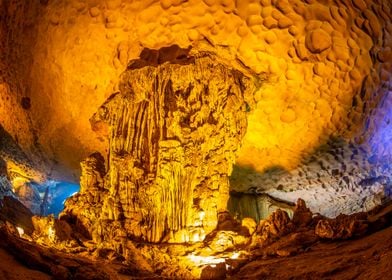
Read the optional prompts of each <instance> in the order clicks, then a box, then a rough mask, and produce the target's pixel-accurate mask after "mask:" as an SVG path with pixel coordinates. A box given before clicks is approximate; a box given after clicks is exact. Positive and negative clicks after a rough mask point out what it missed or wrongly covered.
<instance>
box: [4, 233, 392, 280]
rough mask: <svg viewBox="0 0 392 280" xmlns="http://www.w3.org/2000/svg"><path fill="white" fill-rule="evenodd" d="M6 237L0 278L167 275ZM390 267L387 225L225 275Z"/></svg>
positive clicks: (345, 274) (379, 273)
mask: <svg viewBox="0 0 392 280" xmlns="http://www.w3.org/2000/svg"><path fill="white" fill-rule="evenodd" d="M11 238H12V240H5V239H7V238H5V239H4V238H2V241H1V242H0V245H1V248H0V259H1V261H0V279H62V277H61V275H63V276H65V275H64V274H62V272H61V269H62V268H66V269H67V270H69V271H70V272H72V275H69V274H68V275H69V276H70V277H71V278H64V279H168V278H161V277H160V276H159V275H153V274H150V275H146V274H138V272H136V271H134V273H132V269H134V268H126V267H125V266H124V265H121V264H119V263H110V262H101V261H100V262H94V261H91V260H87V259H85V258H82V257H80V256H77V255H72V254H64V253H61V252H57V251H56V250H53V249H49V248H43V247H40V246H37V245H35V244H33V243H30V242H27V241H24V240H19V239H18V238H16V237H11ZM21 254H22V255H21ZM59 270H60V271H59ZM64 270H65V269H64ZM124 272H128V273H125V274H124ZM129 272H131V273H129ZM391 273H392V227H388V228H386V229H383V230H380V231H378V232H375V233H373V234H371V235H368V236H365V237H363V238H359V239H355V240H346V241H334V242H318V243H316V244H314V245H312V246H311V247H308V248H307V249H306V250H305V252H303V253H298V254H297V255H295V256H290V257H267V258H266V257H262V256H260V257H256V258H254V259H253V260H251V261H249V262H248V263H246V264H245V265H243V266H242V267H241V268H239V269H238V270H237V271H236V272H235V274H234V275H232V276H231V277H229V278H230V279H372V280H373V279H390V278H389V276H390V274H391ZM126 274H128V275H126ZM59 276H60V278H59ZM80 277H82V278H80Z"/></svg>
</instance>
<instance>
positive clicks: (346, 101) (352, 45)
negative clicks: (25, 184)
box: [1, 0, 392, 180]
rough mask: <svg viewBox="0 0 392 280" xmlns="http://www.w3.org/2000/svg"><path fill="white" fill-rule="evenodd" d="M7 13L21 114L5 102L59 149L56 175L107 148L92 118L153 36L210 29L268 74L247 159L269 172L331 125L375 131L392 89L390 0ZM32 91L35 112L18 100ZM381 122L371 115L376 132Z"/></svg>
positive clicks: (353, 134)
mask: <svg viewBox="0 0 392 280" xmlns="http://www.w3.org/2000/svg"><path fill="white" fill-rule="evenodd" d="M2 14H3V16H2V19H3V20H2V23H1V24H2V34H3V35H2V36H5V37H6V38H8V39H7V40H5V41H2V50H5V51H2V55H3V56H6V57H7V59H5V60H4V61H8V62H7V66H6V67H5V68H7V70H6V72H7V73H10V74H7V75H6V74H4V73H5V72H4V71H3V72H2V73H3V74H2V77H3V80H5V82H3V83H2V91H1V92H2V95H3V96H5V95H6V96H7V97H8V98H9V101H7V102H5V103H4V105H2V107H1V108H3V109H4V110H6V111H7V112H15V113H14V115H17V116H18V119H17V120H15V121H13V119H12V118H9V117H5V116H6V115H9V114H8V113H4V114H1V117H2V124H3V126H5V127H6V130H7V131H9V132H10V133H11V135H13V136H16V132H15V131H18V135H17V136H18V141H20V142H23V143H24V145H23V146H24V147H28V146H29V145H31V144H32V143H34V141H35V140H36V141H35V142H36V143H39V144H40V146H41V147H42V150H43V151H44V154H45V155H46V157H47V158H51V159H56V162H57V163H54V164H53V168H54V170H57V171H58V172H57V174H55V173H56V172H53V176H55V175H56V176H60V177H66V178H71V179H73V180H77V170H78V163H79V162H80V161H81V159H83V158H84V157H85V156H87V155H88V154H90V153H91V152H93V151H96V150H97V151H100V152H102V153H103V154H105V153H107V148H106V147H107V146H108V145H107V144H108V143H107V142H106V140H105V139H104V138H102V137H101V136H99V135H97V134H95V133H94V132H93V131H92V130H91V129H90V124H89V121H88V120H89V118H90V117H91V116H92V115H93V114H94V112H95V111H96V109H97V108H98V107H99V106H100V105H101V104H102V103H103V102H104V101H105V100H106V99H107V98H108V97H109V96H110V95H111V94H112V92H114V91H116V90H117V89H118V82H119V77H120V74H121V73H122V72H123V71H124V70H125V68H126V65H127V63H128V62H129V61H130V60H131V59H134V58H137V57H138V55H139V53H140V52H141V50H142V49H143V48H145V47H148V48H155V49H157V48H160V47H162V46H168V45H172V44H178V45H180V46H182V47H187V46H189V45H194V46H197V45H198V42H199V41H200V40H207V41H208V42H210V43H211V44H212V45H213V46H214V48H217V46H218V45H222V46H226V47H224V48H221V50H220V51H219V55H220V56H222V57H226V58H227V59H228V60H229V61H232V63H233V64H235V63H241V64H243V65H244V66H246V67H247V68H248V69H251V70H252V71H254V72H256V73H259V74H265V75H266V76H267V77H268V82H267V83H265V84H264V85H263V87H261V88H260V89H259V91H258V92H257V93H256V95H255V97H256V101H257V107H256V109H255V110H254V111H253V112H252V114H251V115H250V116H249V118H248V121H249V126H248V131H247V134H246V135H245V137H244V139H243V145H242V149H241V151H240V154H239V157H238V160H237V164H239V165H240V166H249V167H252V168H253V169H255V170H256V171H260V172H261V171H263V170H265V169H266V168H269V167H271V166H280V167H282V168H285V169H288V170H290V169H292V168H294V167H295V166H297V165H298V164H299V163H300V162H301V158H302V157H303V156H304V155H305V154H308V153H309V152H311V151H313V149H315V148H317V147H318V146H319V145H320V144H322V143H324V142H326V141H327V139H328V138H329V137H330V136H331V135H341V136H343V137H345V138H348V139H353V138H355V139H356V140H357V141H365V140H366V139H367V138H366V137H367V135H363V133H362V132H363V127H364V124H366V120H367V117H366V116H367V115H369V114H374V112H373V110H374V109H375V108H376V107H377V104H378V102H379V101H380V100H381V99H382V98H383V96H384V95H385V94H386V92H388V90H390V84H389V80H390V75H389V73H390V72H391V32H392V24H391V19H390V14H391V7H390V2H389V1H381V0H379V1H370V0H354V1H332V0H328V1H327V0H326V1H314V0H308V1H299V0H298V1H297V0H290V1H287V0H282V1H277V0H274V1H271V0H263V1H228V0H222V1H213V0H205V1H180V0H173V1H168V0H165V1H153V0H151V1H132V2H128V1H121V0H107V1H98V0H89V1H76V0H75V1H56V0H53V1H17V0H8V1H3V2H2ZM22 34H23V36H22ZM2 63H4V62H2ZM9 69H16V70H17V71H16V70H15V71H14V72H12V71H11V72H10V70H9ZM4 77H6V78H4ZM24 96H27V97H29V98H30V100H31V109H30V110H27V112H25V111H26V110H23V109H21V108H20V106H18V105H19V103H20V101H21V98H22V97H24ZM7 97H5V98H7ZM7 104H8V105H7ZM26 113H27V116H26ZM374 115H377V114H374ZM382 115H383V114H381V116H380V117H382ZM29 118H30V119H31V120H32V124H30V123H29V121H28V119H29ZM11 124H12V125H11ZM377 126H378V118H372V119H370V120H369V121H368V123H367V125H366V127H367V128H368V130H367V133H371V131H377ZM27 131H30V132H31V131H34V132H36V133H35V135H36V139H32V138H31V137H32V136H31V134H29V133H27ZM71 155H72V156H71Z"/></svg>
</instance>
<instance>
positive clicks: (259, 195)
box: [228, 137, 392, 221]
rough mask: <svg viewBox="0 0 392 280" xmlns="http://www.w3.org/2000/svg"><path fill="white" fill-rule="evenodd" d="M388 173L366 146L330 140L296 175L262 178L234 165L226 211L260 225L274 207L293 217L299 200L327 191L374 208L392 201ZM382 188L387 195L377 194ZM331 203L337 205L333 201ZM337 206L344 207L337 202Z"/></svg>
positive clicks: (274, 172) (272, 173) (280, 171)
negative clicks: (261, 220) (248, 218)
mask: <svg viewBox="0 0 392 280" xmlns="http://www.w3.org/2000/svg"><path fill="white" fill-rule="evenodd" d="M390 174H391V168H390V165H389V164H388V163H387V162H380V161H378V160H377V155H376V154H374V153H372V152H370V148H369V147H368V146H366V145H356V144H353V143H351V142H347V141H346V140H344V139H342V138H340V137H330V138H329V139H328V140H327V142H326V143H324V144H322V145H320V146H319V147H317V148H316V149H314V150H313V151H312V152H311V153H309V154H307V155H305V156H304V157H303V158H302V160H301V163H300V165H299V166H298V167H297V168H295V169H293V170H286V169H284V168H283V167H281V166H272V167H270V168H268V169H266V170H265V171H264V172H261V173H260V172H257V171H256V170H255V169H253V168H251V167H249V166H239V165H235V166H234V167H233V172H232V174H231V176H230V199H229V201H228V209H229V211H230V212H231V213H232V214H234V215H237V216H239V218H243V217H252V218H254V219H255V220H256V221H257V220H259V219H265V218H266V217H268V215H269V214H270V213H272V212H273V211H274V209H276V208H282V209H284V210H286V211H287V212H288V213H289V214H290V213H291V211H292V209H293V204H292V203H293V202H295V199H293V198H294V197H295V196H296V195H297V196H299V195H304V196H306V197H307V198H308V199H310V197H313V196H314V195H315V194H317V193H318V194H320V193H326V192H329V193H330V194H333V192H336V193H339V196H340V197H343V198H344V197H346V196H349V195H350V193H355V194H356V195H358V198H361V199H362V200H363V201H358V205H360V206H358V207H359V208H360V207H365V208H366V207H367V206H366V205H367V204H366V203H368V204H369V205H371V206H373V205H375V204H382V203H385V202H386V201H387V200H389V199H390V198H391V194H392V177H391V176H390ZM377 188H378V189H377ZM380 188H383V192H382V191H380V193H379V194H378V193H377V191H379V190H380ZM324 191H325V192H324ZM340 192H341V193H340ZM294 193H296V194H295V195H294ZM307 193H308V194H307ZM275 194H279V196H275ZM366 195H369V196H373V195H374V198H371V199H369V200H371V202H369V201H367V198H366V197H365V196H366ZM320 196H321V195H320ZM303 198H305V197H303ZM313 199H319V200H320V202H318V204H320V203H321V201H322V200H323V199H324V198H315V197H314V198H313ZM325 199H326V200H327V198H325ZM328 199H331V198H328ZM347 199H352V200H354V199H356V198H349V197H347ZM332 200H333V198H332ZM328 203H329V204H330V205H333V204H334V203H335V202H334V201H331V200H329V201H328ZM336 203H340V204H343V203H344V202H342V201H341V200H340V198H339V200H337V201H336ZM350 203H353V202H352V201H350ZM316 204H317V203H316ZM326 204H327V203H326ZM320 207H322V206H320ZM325 207H327V206H325ZM350 207H353V208H352V209H357V208H355V207H354V206H350ZM359 208H358V209H357V211H359V210H360V209H359ZM364 210H366V209H364ZM330 211H331V212H333V211H332V210H330Z"/></svg>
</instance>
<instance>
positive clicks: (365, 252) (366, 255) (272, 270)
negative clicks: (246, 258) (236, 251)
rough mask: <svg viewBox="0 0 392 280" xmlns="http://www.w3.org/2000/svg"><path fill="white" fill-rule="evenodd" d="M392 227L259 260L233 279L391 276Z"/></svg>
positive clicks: (367, 277)
mask: <svg viewBox="0 0 392 280" xmlns="http://www.w3.org/2000/svg"><path fill="white" fill-rule="evenodd" d="M391 273H392V227H388V228H386V229H384V230H381V231H378V232H376V233H373V234H371V235H368V236H365V237H363V238H360V239H356V240H347V241H338V242H320V243H317V244H315V245H313V246H312V247H310V248H308V250H307V251H306V252H304V253H301V254H298V255H296V256H292V257H274V258H269V259H263V258H260V259H255V260H253V261H251V262H249V263H248V264H246V265H245V266H243V267H242V268H241V269H240V270H239V271H238V273H237V274H236V275H235V276H234V277H232V279H372V280H374V279H391V278H390V277H391Z"/></svg>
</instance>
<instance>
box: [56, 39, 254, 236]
mask: <svg viewBox="0 0 392 280" xmlns="http://www.w3.org/2000/svg"><path fill="white" fill-rule="evenodd" d="M254 90H255V85H254V84H253V80H252V77H247V76H245V75H244V74H242V73H241V72H239V71H238V70H235V69H232V68H230V67H228V66H227V65H223V64H222V63H221V62H219V60H218V59H217V58H216V57H215V56H214V55H213V54H210V53H193V54H190V53H189V50H185V49H180V48H178V47H177V46H172V47H169V48H163V49H161V50H159V51H154V50H145V51H143V52H142V53H141V59H139V60H135V61H132V62H131V63H130V65H129V66H128V70H127V71H125V72H124V74H123V75H122V82H121V84H120V92H119V93H116V94H113V95H112V96H111V97H110V98H109V99H108V100H107V101H106V102H105V103H104V104H103V105H102V106H101V108H100V109H99V110H98V112H97V113H96V114H95V115H94V116H93V118H92V120H91V122H92V124H93V125H96V124H99V123H101V122H104V123H107V125H108V126H109V143H110V151H109V163H108V171H107V175H106V177H105V182H104V184H103V183H102V182H101V181H100V180H101V178H102V176H103V174H102V171H99V170H102V169H103V166H102V163H99V162H96V161H94V157H90V158H88V159H87V160H86V161H85V162H84V163H82V170H83V176H82V177H81V194H80V195H76V196H75V198H72V199H71V200H70V201H69V202H67V205H66V209H65V211H64V213H69V214H65V216H64V217H67V215H70V216H76V217H79V218H78V220H80V221H82V224H85V227H86V228H87V229H90V228H91V226H92V225H93V224H92V223H94V222H95V220H96V219H97V218H98V219H100V220H105V221H109V224H110V221H113V224H117V223H116V221H123V220H125V221H126V222H125V227H124V230H125V234H126V235H131V236H133V237H135V238H140V239H143V240H147V241H150V242H160V241H172V242H173V241H175V242H188V241H192V242H194V241H200V240H203V239H204V236H205V235H206V234H208V233H209V232H210V231H212V230H213V229H214V228H215V227H216V225H217V215H218V213H219V212H220V211H224V210H225V209H226V204H227V200H228V192H229V185H228V175H229V174H230V173H231V168H232V165H233V164H234V162H235V154H236V152H237V150H238V148H239V146H240V141H241V139H242V137H243V135H244V133H245V130H246V124H247V122H246V115H247V113H248V112H247V111H248V110H250V106H252V105H253V93H254ZM100 166H102V167H100ZM94 185H96V186H95V187H94ZM97 192H98V193H97ZM89 193H91V194H92V195H93V196H94V195H96V196H98V197H101V199H103V201H102V206H101V207H102V209H101V210H100V211H101V213H99V217H94V215H90V216H87V215H84V214H82V213H85V211H86V210H83V209H86V208H87V207H86V206H87V204H88V205H90V202H88V201H85V200H86V197H87V195H88V194H89ZM72 201H73V202H72ZM99 201H101V200H99ZM91 207H92V205H91V206H89V208H91ZM94 209H97V208H94ZM90 211H91V210H90ZM81 216H82V217H81ZM85 219H90V221H89V222H88V223H85V222H83V220H85ZM108 227H109V228H110V225H108V226H106V227H104V228H103V229H102V230H103V231H104V232H105V231H108V230H109V229H108ZM103 235H104V237H103V238H105V235H106V234H105V233H104V234H103Z"/></svg>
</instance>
